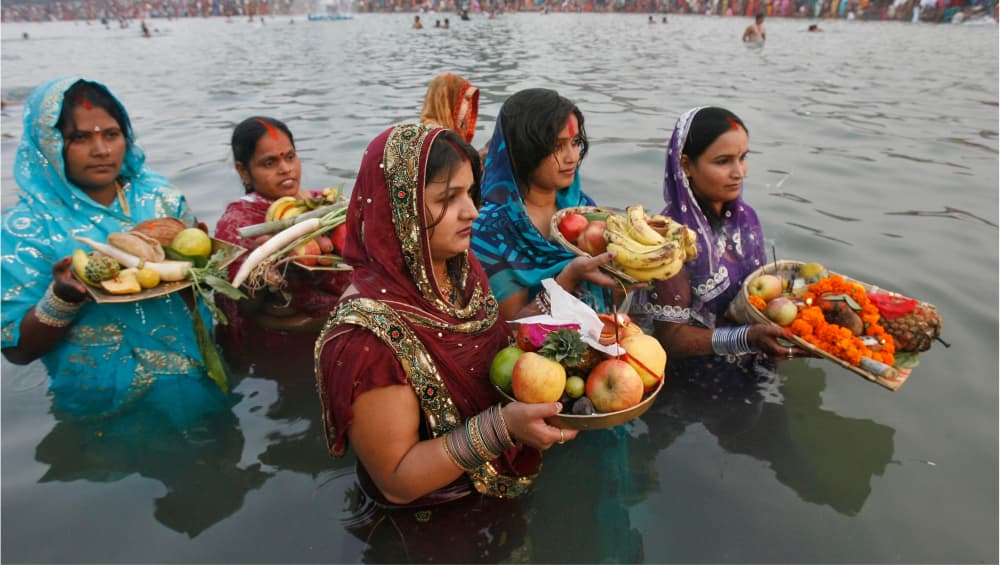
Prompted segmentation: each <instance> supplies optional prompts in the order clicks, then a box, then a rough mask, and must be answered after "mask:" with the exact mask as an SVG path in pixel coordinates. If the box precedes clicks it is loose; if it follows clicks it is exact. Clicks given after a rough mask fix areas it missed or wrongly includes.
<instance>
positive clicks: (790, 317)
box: [764, 296, 799, 326]
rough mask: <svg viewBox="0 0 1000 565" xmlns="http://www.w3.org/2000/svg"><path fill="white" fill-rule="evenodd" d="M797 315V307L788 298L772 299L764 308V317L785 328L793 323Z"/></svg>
mask: <svg viewBox="0 0 1000 565" xmlns="http://www.w3.org/2000/svg"><path fill="white" fill-rule="evenodd" d="M798 314H799V307H798V306H796V305H795V303H794V302H792V300H791V299H790V298H788V297H785V296H779V297H777V298H772V299H771V300H770V301H769V302H768V303H767V307H766V308H764V315H765V316H767V318H768V319H769V320H771V321H772V322H774V323H775V324H778V325H779V326H787V325H789V324H791V323H792V322H794V321H795V316H798Z"/></svg>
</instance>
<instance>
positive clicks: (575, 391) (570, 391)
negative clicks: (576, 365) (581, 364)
mask: <svg viewBox="0 0 1000 565" xmlns="http://www.w3.org/2000/svg"><path fill="white" fill-rule="evenodd" d="M586 385H587V382H586V381H584V380H583V379H582V378H580V377H579V376H577V375H572V376H570V377H567V378H566V394H567V395H569V397H570V398H580V397H581V396H583V389H584V387H585V386H586Z"/></svg>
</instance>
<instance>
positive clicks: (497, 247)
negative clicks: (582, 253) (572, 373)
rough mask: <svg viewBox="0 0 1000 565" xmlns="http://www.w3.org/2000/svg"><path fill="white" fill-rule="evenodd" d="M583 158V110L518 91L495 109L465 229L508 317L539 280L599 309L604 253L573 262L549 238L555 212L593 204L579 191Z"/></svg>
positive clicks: (608, 283)
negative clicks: (479, 194)
mask: <svg viewBox="0 0 1000 565" xmlns="http://www.w3.org/2000/svg"><path fill="white" fill-rule="evenodd" d="M586 154H587V134H586V132H585V131H584V129H583V113H582V112H581V111H580V109H579V108H577V107H576V105H575V104H573V103H572V102H570V101H569V100H567V99H566V98H563V97H562V96H560V95H559V94H558V93H557V92H556V91H554V90H547V89H542V88H532V89H528V90H522V91H520V92H517V93H515V94H514V95H513V96H511V97H510V98H508V99H507V101H506V102H504V104H503V107H502V108H500V114H499V115H498V116H497V122H496V126H495V128H494V130H493V138H492V139H491V140H490V144H489V152H488V153H487V154H486V165H485V169H484V171H483V207H482V209H481V210H480V213H479V217H478V218H477V219H476V223H475V225H474V226H473V231H472V249H473V251H475V253H476V256H477V257H478V258H479V260H480V262H482V264H483V268H484V269H485V270H486V274H487V275H489V277H490V288H491V289H492V290H493V293H494V294H495V295H496V297H497V300H498V301H499V302H500V308H501V311H502V312H503V314H504V316H506V317H507V318H508V319H513V317H514V316H515V315H516V314H517V312H519V311H520V310H521V308H523V307H524V306H525V305H527V304H528V303H529V302H530V301H531V300H533V299H535V298H536V296H537V295H538V294H539V291H540V290H541V288H542V286H541V282H542V281H543V280H544V279H547V278H555V280H556V282H557V283H559V285H560V286H562V287H563V288H564V289H566V290H568V291H571V292H575V293H577V294H578V295H580V296H581V298H583V299H584V300H585V301H586V302H588V303H589V304H590V305H591V306H592V307H594V308H595V309H597V310H598V311H603V310H604V306H605V297H604V294H605V293H604V292H603V291H602V290H601V288H600V287H606V288H614V286H615V283H614V280H612V279H611V278H610V277H609V276H607V275H605V274H603V273H601V272H600V271H599V270H598V267H600V266H601V265H603V264H605V263H608V262H609V261H611V258H612V254H610V253H604V254H601V255H599V256H597V257H593V258H591V257H576V256H575V255H574V254H573V253H572V252H570V251H569V250H568V249H566V248H565V247H563V246H561V245H559V244H558V243H556V242H553V241H550V240H549V236H550V233H549V231H550V226H549V223H550V222H551V219H552V215H553V214H555V213H556V211H557V210H560V209H563V208H569V207H572V206H593V205H594V201H593V200H591V199H590V197H589V196H587V195H586V194H584V192H583V191H582V190H581V189H580V174H579V166H580V162H581V161H582V160H583V157H584V156H585V155H586ZM541 302H543V303H544V300H542V301H541ZM540 306H542V305H541V304H540ZM542 307H543V308H544V306H542Z"/></svg>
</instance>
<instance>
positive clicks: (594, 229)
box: [576, 220, 608, 256]
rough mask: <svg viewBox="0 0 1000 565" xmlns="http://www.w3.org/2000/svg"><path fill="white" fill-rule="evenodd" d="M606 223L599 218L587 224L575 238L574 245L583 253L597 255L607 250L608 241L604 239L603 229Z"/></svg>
mask: <svg viewBox="0 0 1000 565" xmlns="http://www.w3.org/2000/svg"><path fill="white" fill-rule="evenodd" d="M605 228H607V224H605V223H604V222H602V221H601V220H594V221H593V222H590V223H589V224H587V227H585V228H583V231H582V232H580V236H579V237H577V238H576V246H577V247H579V248H580V250H581V251H583V252H585V253H590V254H591V255H594V256H597V255H600V254H601V253H604V252H605V251H607V250H608V242H606V241H604V230H605Z"/></svg>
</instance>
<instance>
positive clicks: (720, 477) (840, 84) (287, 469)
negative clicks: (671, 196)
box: [0, 14, 1000, 563]
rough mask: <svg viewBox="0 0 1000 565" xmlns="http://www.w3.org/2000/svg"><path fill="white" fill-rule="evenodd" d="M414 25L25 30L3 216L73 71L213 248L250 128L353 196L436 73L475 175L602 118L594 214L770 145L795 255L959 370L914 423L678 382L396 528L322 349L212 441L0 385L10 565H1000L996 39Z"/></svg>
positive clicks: (818, 400)
mask: <svg viewBox="0 0 1000 565" xmlns="http://www.w3.org/2000/svg"><path fill="white" fill-rule="evenodd" d="M411 20H412V17H411V16H408V15H406V14H398V15H372V16H368V15H365V16H364V17H357V18H355V19H354V20H352V21H347V22H326V23H311V22H305V21H297V22H296V23H295V25H294V26H292V27H289V26H288V25H287V23H286V22H278V21H277V20H276V21H274V22H269V23H268V25H267V26H263V27H261V26H249V25H245V24H241V23H236V22H234V23H233V24H226V23H224V21H222V20H221V19H220V20H214V19H209V20H183V21H182V20H178V21H174V22H161V25H160V27H161V29H163V30H164V32H163V33H162V34H161V35H160V36H157V37H155V38H153V39H149V40H146V39H142V38H140V37H138V35H136V36H131V35H129V34H128V32H126V31H120V30H104V29H103V28H96V27H91V28H88V27H86V26H85V25H83V24H80V25H75V24H71V23H52V24H31V25H28V24H25V26H27V27H26V29H27V30H28V31H29V32H30V35H31V38H32V39H31V41H22V40H16V41H8V40H6V39H5V40H4V41H3V49H2V51H3V54H2V57H3V62H4V65H3V67H2V79H3V80H2V81H0V82H2V97H3V98H4V99H5V100H12V101H14V102H15V105H14V106H8V107H5V108H3V110H2V111H0V117H2V120H0V127H2V135H0V149H2V155H0V156H2V166H0V183H2V188H3V190H2V192H0V200H2V206H3V207H4V208H6V207H8V206H10V205H11V204H12V203H13V202H14V201H15V200H16V196H17V193H16V190H15V189H14V188H13V187H14V185H13V181H12V176H11V167H12V164H13V155H14V151H15V149H16V144H17V140H18V139H19V137H20V134H21V123H20V120H21V108H20V106H18V105H17V104H18V103H19V102H20V101H22V100H23V99H24V97H25V96H26V95H27V94H28V93H29V92H30V91H31V89H32V88H33V87H34V86H35V85H37V84H39V83H41V82H42V81H44V80H48V79H50V78H52V77H54V76H57V75H62V74H67V73H70V72H82V73H84V74H86V75H89V76H91V77H93V78H95V79H98V80H102V81H104V82H106V83H108V84H109V85H110V86H111V88H112V89H113V90H114V91H115V92H116V94H119V95H120V96H121V97H122V99H123V100H124V101H125V103H126V105H127V106H128V107H129V110H130V114H131V115H132V116H133V120H134V124H133V125H134V126H135V129H136V131H137V133H138V134H139V138H140V141H141V142H142V143H143V145H144V147H145V149H146V150H147V154H148V156H149V163H150V165H151V166H152V167H153V168H155V169H156V170H157V171H158V172H161V173H163V174H164V175H165V176H167V177H168V178H170V179H171V180H172V181H174V182H175V183H176V184H177V186H178V187H180V188H181V189H182V190H184V191H185V193H186V195H187V197H188V200H189V202H190V203H191V205H192V207H193V208H194V210H195V212H196V213H197V215H198V216H199V218H200V219H202V220H204V221H205V222H206V223H207V224H208V225H209V226H210V227H212V226H213V224H214V223H215V221H216V220H217V219H218V217H219V216H220V215H221V213H222V211H223V210H224V208H225V204H226V203H227V202H229V201H232V200H235V199H236V198H239V197H240V196H241V195H242V187H241V186H240V183H239V180H238V177H237V176H236V174H235V173H234V171H233V165H232V160H231V156H230V153H229V147H228V141H229V137H230V135H231V133H232V128H233V126H234V125H235V124H236V123H238V122H239V121H241V120H242V119H244V118H246V117H247V116H249V115H251V114H257V113H260V114H267V115H274V116H275V117H278V118H280V119H282V120H283V121H285V122H286V123H288V124H289V126H290V127H291V129H292V131H293V132H294V133H295V138H296V143H297V149H298V151H299V153H300V156H301V157H302V162H303V183H304V186H308V187H315V188H318V187H323V186H337V185H339V184H341V183H345V186H346V187H347V188H350V186H351V184H352V183H353V180H354V178H355V175H356V171H357V167H358V164H359V163H360V158H361V154H362V152H363V151H364V148H365V147H366V145H367V143H368V142H369V141H370V140H371V139H372V138H373V137H374V136H375V135H376V134H377V133H379V132H381V131H382V130H384V129H385V127H386V126H388V125H389V124H391V123H394V122H398V121H403V120H411V119H414V118H415V117H416V116H417V114H418V113H419V110H420V104H421V99H422V97H423V94H424V91H425V88H426V82H427V81H428V80H429V78H430V77H431V76H433V74H434V73H436V72H439V71H442V70H451V71H454V72H458V73H460V74H463V75H465V76H467V77H468V78H470V79H471V81H472V82H473V84H475V85H476V86H478V87H480V89H481V98H480V104H481V109H480V114H479V125H478V127H477V132H476V138H477V139H476V140H475V142H476V144H477V145H481V144H482V143H483V142H484V141H485V140H486V139H488V137H489V135H490V134H491V133H492V128H493V121H494V120H495V116H496V114H497V111H498V109H499V107H500V105H501V103H502V102H503V100H505V99H506V98H507V96H509V95H510V94H511V93H513V92H515V91H517V90H519V89H522V88H527V87H537V86H546V87H551V88H556V89H557V90H559V91H560V92H561V93H563V94H565V95H566V96H568V97H569V98H570V99H572V100H574V101H576V102H577V103H578V104H579V105H580V107H581V109H582V111H583V113H584V115H585V117H586V129H587V132H588V135H589V136H590V138H591V142H592V144H591V152H590V153H589V154H588V156H587V159H586V161H585V162H584V163H583V165H582V167H581V178H582V181H583V185H584V188H585V190H587V191H588V192H589V193H590V194H591V195H592V196H593V197H594V198H595V199H596V200H597V202H598V203H600V204H602V205H606V206H614V207H621V206H624V205H625V204H630V203H641V204H643V205H645V206H646V207H647V208H648V209H652V210H659V209H660V208H662V199H661V185H662V175H663V163H664V153H665V151H664V147H665V143H666V138H667V137H668V135H669V132H670V131H671V130H672V127H673V124H674V121H675V120H676V118H677V116H679V115H680V114H681V113H682V112H683V111H685V110H687V109H688V108H690V107H692V106H696V105H704V104H718V105H724V106H729V107H731V108H732V109H733V110H735V111H736V112H737V114H739V115H740V116H741V118H743V120H744V121H745V122H746V123H747V124H748V126H749V130H750V144H751V157H750V173H749V176H748V178H747V182H746V187H745V190H746V198H747V200H748V201H749V202H750V203H751V204H753V206H754V207H755V208H756V210H757V212H758V215H759V216H760V218H761V221H762V222H763V224H764V231H765V233H766V236H767V239H768V250H769V255H770V254H772V253H773V254H776V255H777V257H778V258H779V259H782V258H790V259H792V258H794V259H804V260H818V261H821V262H823V263H824V264H826V265H827V266H828V267H830V268H831V269H833V270H835V271H838V272H843V273H845V274H850V275H852V276H855V277H856V278H860V279H862V280H865V281H867V282H871V283H872V284H875V285H878V286H881V287H884V288H889V289H893V290H900V291H905V292H907V293H910V294H912V295H914V296H917V297H919V298H921V299H923V300H926V301H928V302H931V303H933V304H935V305H937V306H938V308H939V310H940V311H941V312H942V314H943V316H944V319H945V324H944V333H945V338H946V339H947V340H948V341H949V342H951V343H953V344H954V346H953V347H951V348H943V347H938V346H935V347H934V348H933V349H932V350H931V351H930V352H929V353H928V354H926V355H922V356H921V364H920V366H919V367H918V368H917V369H916V371H915V372H914V374H913V376H912V377H911V378H910V379H909V380H908V381H907V384H906V386H905V387H903V388H902V389H901V390H900V391H899V392H896V393H889V392H887V391H884V390H882V389H880V388H878V387H877V386H874V385H872V384H870V383H867V382H865V381H863V380H861V379H859V378H858V377H856V376H855V375H853V374H851V373H849V372H847V371H844V370H843V369H840V368H838V367H836V366H834V365H832V364H830V363H827V362H824V361H821V360H808V361H796V362H793V363H790V364H783V365H782V366H781V367H780V369H779V374H780V377H775V378H774V379H773V380H772V381H770V383H769V386H770V388H767V389H764V390H755V391H754V392H753V394H748V395H744V396H739V397H737V398H733V399H723V398H712V396H711V395H705V394H704V393H703V392H701V391H700V390H699V389H695V388H691V387H687V386H684V383H683V381H676V380H675V381H669V382H668V386H667V388H666V389H665V390H664V392H663V393H662V394H661V395H660V397H659V398H658V399H657V402H656V404H655V405H654V407H653V409H651V410H650V411H649V412H648V413H647V414H646V415H645V416H644V417H643V418H642V419H640V420H639V421H636V422H634V423H632V424H630V425H627V426H625V427H622V428H619V429H617V430H613V431H604V432H587V433H584V434H582V435H581V437H580V438H579V439H578V440H576V441H574V442H571V443H569V444H567V445H565V446H559V447H557V448H555V449H553V450H551V451H549V452H548V453H547V454H546V458H545V466H544V470H543V472H542V475H541V477H540V478H539V481H538V483H537V488H536V489H534V491H533V493H532V494H531V495H530V496H528V497H526V498H524V499H522V500H518V501H515V502H513V503H506V504H500V505H497V506H496V507H494V506H492V505H483V506H480V505H478V504H474V503H472V502H469V503H468V504H466V505H461V506H456V507H454V508H453V509H442V510H440V511H435V512H432V513H431V514H430V515H426V514H419V515H418V514H415V513H411V514H410V515H408V516H391V517H385V516H380V515H378V514H377V513H375V512H373V511H372V510H373V509H372V508H371V507H370V506H369V505H368V503H367V501H365V500H364V499H363V497H361V496H360V493H359V491H358V490H357V484H356V476H355V473H354V458H353V457H352V456H348V457H345V458H343V459H333V458H331V457H329V456H328V455H327V451H326V446H325V439H324V437H323V430H322V422H321V416H320V410H319V401H318V398H317V397H316V394H315V389H314V386H315V385H314V384H313V378H312V354H311V344H304V346H303V347H302V348H301V349H299V348H288V347H269V346H261V347H251V348H248V349H243V350H240V351H236V352H235V355H231V356H230V358H229V361H230V364H231V366H232V368H233V377H234V383H233V384H234V390H235V392H236V393H237V394H238V395H239V398H238V403H237V404H236V406H235V407H234V409H233V414H232V416H231V417H228V418H225V419H222V420H220V421H216V422H212V423H210V424H208V425H206V426H205V427H203V428H202V429H200V430H198V433H194V434H188V435H184V434H178V433H176V432H172V431H170V429H169V427H167V426H165V424H164V423H163V422H157V421H155V420H145V419H142V418H139V419H130V418H125V419H123V420H122V421H120V422H116V423H115V424H113V425H112V424H110V423H108V424H105V425H99V424H95V423H91V424H86V425H84V424H79V423H74V422H69V421H62V420H57V419H55V418H54V416H53V415H52V414H51V398H50V397H49V396H48V395H47V393H46V386H45V384H46V382H45V375H44V373H43V372H40V370H39V366H38V365H35V366H30V367H15V366H12V365H10V364H8V363H6V362H2V363H3V380H2V387H3V388H2V395H0V401H2V411H0V418H2V434H3V443H2V461H3V477H2V479H3V480H2V488H3V497H2V501H0V504H2V510H3V513H4V514H5V515H6V517H8V518H11V517H14V519H7V520H4V521H3V523H2V533H3V540H2V541H3V543H2V549H0V551H2V555H0V559H2V560H3V561H11V562H25V561H42V562H67V561H101V562H137V561H167V560H169V561H178V562H246V563H250V562H283V563H291V562H331V561H333V562H358V561H426V560H431V559H433V560H438V561H441V560H445V558H452V559H454V560H460V561H470V562H471V561H474V562H480V561H491V562H496V561H517V562H595V561H610V562H623V561H624V562H643V561H649V562H668V561H683V562H703V561H714V562H735V561H754V562H762V561H766V562H815V561H838V562H882V561H892V562H901V561H902V562H912V561H939V562H957V561H988V562H996V561H997V557H998V553H997V547H998V543H997V535H998V531H1000V524H998V516H997V508H996V500H997V497H998V496H1000V493H998V484H997V482H996V477H997V475H998V472H1000V469H998V459H997V445H998V444H1000V442H998V436H997V429H998V428H997V425H996V423H997V421H998V406H997V403H996V398H997V394H998V388H997V379H996V375H997V372H998V362H997V361H998V360H997V358H996V344H997V342H998V323H997V312H996V304H997V303H998V300H1000V299H998V294H997V292H998V290H997V289H998V280H997V262H998V257H997V229H998V224H1000V221H998V219H997V210H998V201H1000V194H998V192H997V189H996V187H997V183H998V169H997V141H998V132H997V129H998V128H997V108H998V106H997V98H998V94H997V91H998V84H1000V83H998V81H997V76H998V65H997V43H998V36H997V33H996V28H995V27H990V26H977V27H975V28H968V27H963V26H929V25H908V24H902V23H896V22H893V23H879V22H865V23H861V22H854V23H852V22H846V21H836V22H830V23H829V24H824V26H823V27H824V28H825V29H826V31H825V32H824V33H822V34H809V33H806V32H805V31H804V23H803V22H802V21H800V20H775V21H773V22H769V23H768V32H769V33H768V35H769V39H768V44H767V46H766V48H764V49H758V50H747V49H744V48H743V47H742V46H741V45H740V44H739V41H738V39H739V34H740V33H741V31H742V29H743V28H744V27H745V20H743V19H742V18H721V17H716V18H705V17H696V16H686V17H685V16H677V17H672V18H671V21H670V25H669V26H648V24H647V23H646V21H645V17H644V16H642V15H634V16H632V15H624V14H623V15H607V16H603V15H602V16H596V15H580V16H577V15H568V14H567V15H562V14H553V15H550V16H547V17H544V18H543V17H538V16H537V15H533V14H532V15H529V14H522V15H512V16H504V17H502V18H499V19H497V20H486V19H485V18H476V17H474V18H473V19H472V21H470V22H459V21H458V20H456V23H455V25H454V26H453V28H452V29H451V30H449V31H448V32H445V33H440V32H438V31H434V30H424V31H425V32H426V33H422V34H419V33H415V32H414V31H413V30H411V29H410V27H409V23H410V21H411ZM2 31H3V36H4V38H8V37H20V32H21V31H22V27H20V26H19V25H12V24H7V23H5V24H3V30H2ZM76 53H102V54H104V55H103V56H100V57H86V58H84V57H77V56H76V55H73V54H76ZM956 273H960V274H961V276H956ZM982 446H987V448H986V449H983V447H982ZM890 461H894V463H895V464H893V465H888V463H889V462H890ZM927 461H933V462H935V463H936V464H935V465H933V466H932V465H929V464H927V463H926V462H927ZM487 506H488V507H487ZM81 508H85V509H86V512H85V513H83V512H82V511H81V510H80V509H81ZM887 524H890V525H891V529H890V530H889V531H890V532H891V533H887V530H886V525H887ZM53 532H61V533H62V535H58V536H53V535H52V533H53ZM844 540H850V543H849V544H846V543H844Z"/></svg>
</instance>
